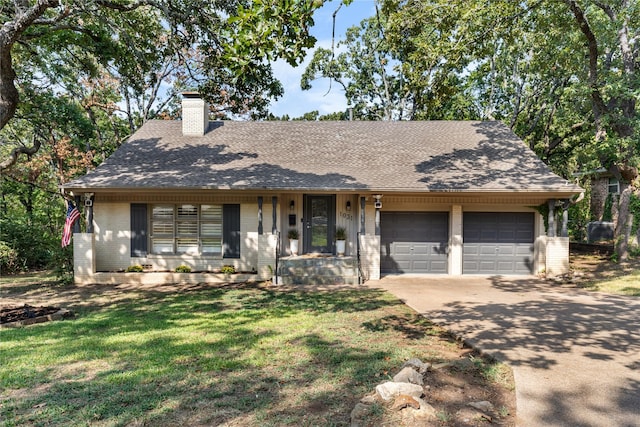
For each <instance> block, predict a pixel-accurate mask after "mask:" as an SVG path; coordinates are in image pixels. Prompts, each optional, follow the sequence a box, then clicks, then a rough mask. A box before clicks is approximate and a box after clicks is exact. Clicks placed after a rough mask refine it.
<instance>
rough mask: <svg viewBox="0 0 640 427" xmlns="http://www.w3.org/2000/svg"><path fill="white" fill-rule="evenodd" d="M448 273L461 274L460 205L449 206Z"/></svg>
mask: <svg viewBox="0 0 640 427" xmlns="http://www.w3.org/2000/svg"><path fill="white" fill-rule="evenodd" d="M449 236H450V238H449V240H450V245H449V274H451V275H454V276H459V275H461V274H462V206H460V205H454V206H452V207H451V230H450V231H449Z"/></svg>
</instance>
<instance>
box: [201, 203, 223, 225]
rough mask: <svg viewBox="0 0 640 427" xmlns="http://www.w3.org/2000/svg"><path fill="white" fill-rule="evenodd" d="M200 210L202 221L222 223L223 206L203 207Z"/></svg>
mask: <svg viewBox="0 0 640 427" xmlns="http://www.w3.org/2000/svg"><path fill="white" fill-rule="evenodd" d="M200 210H201V212H200V218H201V219H202V220H205V221H214V220H215V221H220V222H222V205H202V206H201V207H200Z"/></svg>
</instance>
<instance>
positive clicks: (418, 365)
mask: <svg viewBox="0 0 640 427" xmlns="http://www.w3.org/2000/svg"><path fill="white" fill-rule="evenodd" d="M406 367H410V368H413V369H415V370H416V371H418V372H420V373H421V374H424V373H425V372H427V371H428V370H429V368H431V363H424V362H423V361H422V360H420V359H418V358H415V357H414V358H412V359H409V360H407V361H406V362H404V364H403V365H402V368H406Z"/></svg>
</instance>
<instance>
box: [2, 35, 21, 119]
mask: <svg viewBox="0 0 640 427" xmlns="http://www.w3.org/2000/svg"><path fill="white" fill-rule="evenodd" d="M15 79H16V73H15V71H14V70H13V64H12V62H11V47H10V46H6V42H5V40H0V129H2V128H4V127H5V126H6V124H7V123H8V122H9V120H11V118H13V115H14V114H15V112H16V108H17V106H18V99H19V97H18V89H16V86H15V84H14V81H15Z"/></svg>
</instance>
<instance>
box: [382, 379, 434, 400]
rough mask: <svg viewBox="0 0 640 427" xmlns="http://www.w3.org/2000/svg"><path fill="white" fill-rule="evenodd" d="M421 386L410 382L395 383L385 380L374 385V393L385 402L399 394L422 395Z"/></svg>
mask: <svg viewBox="0 0 640 427" xmlns="http://www.w3.org/2000/svg"><path fill="white" fill-rule="evenodd" d="M422 392H423V389H422V386H420V385H417V384H410V383H396V382H392V381H387V382H386V383H383V384H379V385H378V386H376V393H378V395H379V396H380V397H381V398H382V400H384V401H385V402H388V401H390V400H391V399H393V398H394V397H396V396H398V395H400V394H406V395H409V396H411V397H416V398H417V397H421V396H422Z"/></svg>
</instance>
